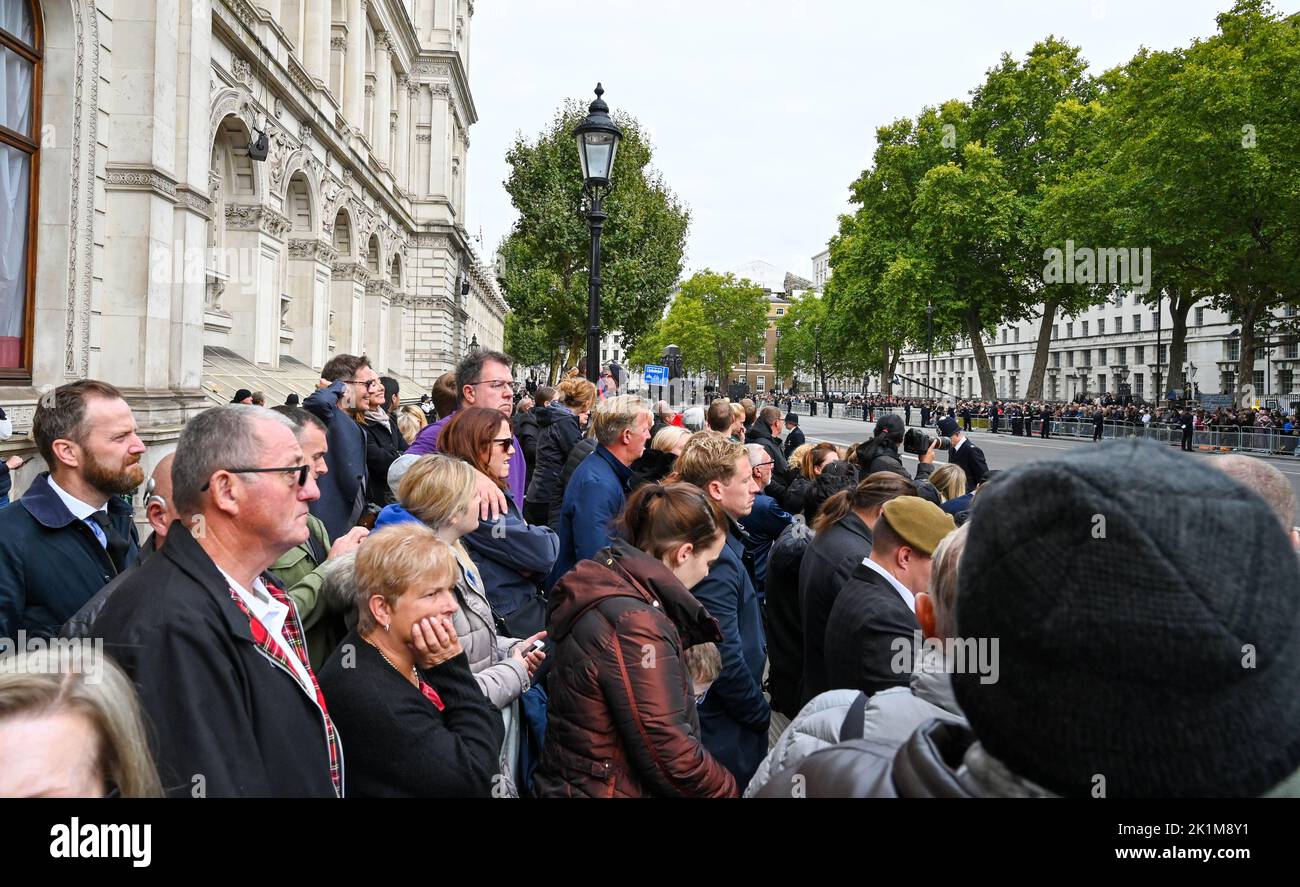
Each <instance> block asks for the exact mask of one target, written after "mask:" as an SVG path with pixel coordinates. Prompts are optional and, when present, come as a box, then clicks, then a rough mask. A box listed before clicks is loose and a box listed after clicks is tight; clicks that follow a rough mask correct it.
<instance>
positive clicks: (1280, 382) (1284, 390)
mask: <svg viewBox="0 0 1300 887" xmlns="http://www.w3.org/2000/svg"><path fill="white" fill-rule="evenodd" d="M1291 374H1292V371H1291V370H1278V371H1277V393H1278V394H1290V393H1291V389H1292V387H1293V386H1292V382H1291V378H1292V376H1291Z"/></svg>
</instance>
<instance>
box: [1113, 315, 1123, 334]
mask: <svg viewBox="0 0 1300 887" xmlns="http://www.w3.org/2000/svg"><path fill="white" fill-rule="evenodd" d="M1115 332H1117V333H1122V332H1124V318H1123V317H1117V318H1115Z"/></svg>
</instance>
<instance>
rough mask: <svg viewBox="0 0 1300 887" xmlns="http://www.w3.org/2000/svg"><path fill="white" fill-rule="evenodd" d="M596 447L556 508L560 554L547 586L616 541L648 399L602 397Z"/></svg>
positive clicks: (641, 447)
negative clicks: (558, 514) (616, 524)
mask: <svg viewBox="0 0 1300 887" xmlns="http://www.w3.org/2000/svg"><path fill="white" fill-rule="evenodd" d="M591 421H592V422H593V423H594V424H593V431H594V433H595V436H596V449H595V450H593V451H592V453H591V455H589V456H588V457H587V458H586V459H583V460H582V464H581V465H579V466H578V469H577V470H576V471H574V472H573V477H571V478H569V485H568V486H567V487H565V489H564V504H563V505H562V506H561V508H560V554H559V557H558V558H557V559H556V561H555V567H554V569H552V570H551V575H550V577H549V578H548V579H547V581H546V586H547V588H549V587H550V586H552V585H554V584H555V583H556V581H558V580H559V578H560V577H561V576H563V575H564V574H565V573H567V572H569V570H571V569H573V567H574V565H575V564H577V563H578V561H580V560H585V559H587V558H589V557H591V556H592V555H594V554H595V553H596V552H598V551H600V550H601V549H602V548H606V547H608V546H609V544H610V543H611V542H612V541H613V540H614V529H613V523H614V520H615V519H616V518H617V517H618V515H619V513H620V512H621V511H622V510H623V503H624V502H626V501H627V483H628V480H629V479H630V478H631V477H632V469H631V467H630V466H631V465H632V463H633V462H635V461H636V460H637V458H638V457H640V455H641V454H642V453H644V452H645V445H646V442H647V441H649V440H650V426H651V424H652V423H653V418H652V417H651V415H650V404H649V403H647V402H646V401H645V400H643V399H641V398H639V397H634V396H632V395H627V394H625V395H621V396H619V397H611V398H608V399H606V400H603V401H601V403H600V406H598V407H597V408H596V410H595V412H593V413H592V420H591Z"/></svg>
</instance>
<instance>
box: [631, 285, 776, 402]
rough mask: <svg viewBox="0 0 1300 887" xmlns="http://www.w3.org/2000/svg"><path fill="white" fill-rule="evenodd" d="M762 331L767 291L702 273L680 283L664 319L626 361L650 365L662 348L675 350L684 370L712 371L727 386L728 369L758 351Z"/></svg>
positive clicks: (765, 320)
mask: <svg viewBox="0 0 1300 887" xmlns="http://www.w3.org/2000/svg"><path fill="white" fill-rule="evenodd" d="M766 332H767V292H766V290H764V289H763V288H762V287H761V286H758V285H757V284H754V283H751V282H750V281H749V280H744V279H741V280H737V279H736V276H735V275H734V274H731V273H730V272H728V273H726V274H718V273H716V272H714V271H710V270H708V269H707V268H706V269H705V270H703V271H699V272H697V273H695V274H693V275H691V277H690V279H688V280H686V281H685V282H684V283H682V285H681V289H680V290H679V291H678V293H677V297H676V298H675V299H674V300H673V303H672V306H671V307H670V308H669V309H668V313H667V315H665V316H664V319H663V320H662V321H661V322H660V323H659V325H658V326H657V327H656V328H655V330H654V331H653V332H652V333H651V334H650V335H649V336H647V338H646V340H645V342H643V343H641V345H640V346H638V347H636V348H634V349H633V351H632V354H631V356H630V357H629V361H630V362H631V363H632V364H633V365H637V364H640V365H642V366H644V365H645V363H654V362H655V360H657V359H658V357H659V354H660V352H661V351H662V350H663V348H664V347H665V346H667V345H676V346H677V347H678V348H680V349H681V354H682V368H683V370H685V371H686V372H700V371H702V370H704V369H706V368H707V369H711V370H715V371H716V372H717V374H718V384H719V385H725V384H726V382H727V377H728V375H729V374H730V372H731V368H732V367H733V366H735V365H736V364H737V363H739V362H740V361H741V360H743V359H745V358H746V357H748V356H749V355H750V354H753V353H754V352H755V351H757V350H758V348H760V347H761V345H762V342H763V336H764V334H765V333H766Z"/></svg>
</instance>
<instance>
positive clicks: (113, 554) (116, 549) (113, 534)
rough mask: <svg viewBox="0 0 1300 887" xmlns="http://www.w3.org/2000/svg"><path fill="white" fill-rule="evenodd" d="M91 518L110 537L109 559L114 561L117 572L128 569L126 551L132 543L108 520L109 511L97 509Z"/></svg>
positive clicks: (105, 535)
mask: <svg viewBox="0 0 1300 887" xmlns="http://www.w3.org/2000/svg"><path fill="white" fill-rule="evenodd" d="M90 519H91V520H93V521H94V522H95V523H97V524H99V528H100V529H101V530H103V531H104V537H105V538H106V539H108V559H109V560H111V561H112V562H113V567H114V568H115V569H116V570H117V572H119V573H120V572H122V571H123V570H125V569H126V553H127V551H128V550H129V549H130V545H129V544H128V543H127V541H126V540H125V539H123V538H122V536H121V534H120V533H118V532H117V530H115V529H113V525H112V524H111V523H109V520H108V512H106V511H96V512H95V513H94V514H92V515H91V516H90Z"/></svg>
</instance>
